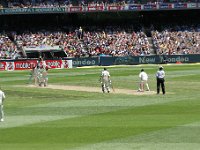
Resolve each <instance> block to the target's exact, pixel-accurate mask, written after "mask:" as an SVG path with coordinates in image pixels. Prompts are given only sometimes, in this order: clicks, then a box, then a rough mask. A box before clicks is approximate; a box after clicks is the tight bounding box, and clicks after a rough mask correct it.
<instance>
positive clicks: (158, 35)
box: [0, 27, 200, 59]
mask: <svg viewBox="0 0 200 150" xmlns="http://www.w3.org/2000/svg"><path fill="white" fill-rule="evenodd" d="M91 28H92V27H91ZM130 29H131V28H130ZM180 29H181V27H180ZM187 29H188V30H178V31H173V30H172V29H170V28H169V29H165V30H163V31H160V32H159V31H156V30H152V32H151V37H152V41H153V42H152V43H153V46H154V48H155V51H156V54H158V55H178V54H181V55H182V54H200V32H199V31H200V30H199V28H191V29H189V28H187ZM13 36H14V42H13V41H11V40H10V39H9V37H8V36H7V35H6V34H0V58H4V59H12V58H15V57H16V54H17V52H18V51H17V46H18V47H42V46H60V47H62V48H63V49H64V50H65V51H66V53H67V55H68V57H91V56H102V55H103V56H105V55H106V56H108V55H109V56H129V55H131V56H143V55H151V54H153V53H152V51H151V50H150V43H149V40H148V37H147V35H146V34H145V33H144V32H142V31H139V32H135V31H133V30H128V31H125V30H124V29H122V28H119V27H107V28H105V29H104V30H97V29H96V30H93V31H85V30H84V28H83V34H82V35H80V33H79V30H78V29H77V30H74V31H73V32H68V33H67V32H63V31H56V30H55V31H53V32H52V31H40V32H35V33H34V32H24V33H22V34H18V33H14V32H13ZM14 43H16V44H17V46H16V44H14Z"/></svg>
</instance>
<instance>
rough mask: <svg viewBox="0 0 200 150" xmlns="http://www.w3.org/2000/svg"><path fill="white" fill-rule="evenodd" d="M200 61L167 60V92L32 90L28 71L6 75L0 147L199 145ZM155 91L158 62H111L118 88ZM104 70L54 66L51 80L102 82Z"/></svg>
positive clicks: (155, 149)
mask: <svg viewBox="0 0 200 150" xmlns="http://www.w3.org/2000/svg"><path fill="white" fill-rule="evenodd" d="M199 67H200V65H192V64H191V65H190V64H186V65H166V66H164V68H165V72H166V95H165V96H163V95H156V94H155V95H143V96H142V95H126V94H102V93H95V92H94V93H91V92H79V91H66V90H53V89H48V88H25V87H17V85H27V80H28V77H29V76H28V75H29V71H15V72H1V73H0V85H1V87H2V89H3V90H4V91H5V94H6V101H5V103H4V108H5V121H4V122H0V150H135V149H136V150H169V149H170V150H171V149H172V150H179V149H180V150H192V149H194V150H196V149H199V146H200V144H199V143H200V128H199V127H200V100H199V99H200V93H199V89H200V79H199V77H200V70H199V69H198V68H199ZM141 68H144V69H145V71H146V72H147V73H148V74H149V78H150V79H149V85H150V88H151V90H153V91H155V90H156V80H155V73H156V71H157V68H158V67H157V65H144V66H117V67H109V68H108V70H109V71H110V73H111V76H112V83H113V85H114V86H115V88H122V89H134V90H137V88H138V87H137V86H138V83H137V81H138V80H139V79H138V74H139V72H140V70H141ZM101 70H102V67H96V68H73V69H64V70H50V71H49V84H56V85H58V84H61V85H82V86H89V87H98V86H100V85H99V82H98V79H99V76H100V72H101Z"/></svg>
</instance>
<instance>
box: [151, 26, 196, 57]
mask: <svg viewBox="0 0 200 150" xmlns="http://www.w3.org/2000/svg"><path fill="white" fill-rule="evenodd" d="M186 29H187V30H179V31H170V29H168V30H164V31H162V32H158V31H152V38H153V44H154V46H155V49H156V53H157V54H159V55H179V54H200V28H196V31H195V28H188V27H186Z"/></svg>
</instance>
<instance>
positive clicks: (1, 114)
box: [0, 90, 6, 122]
mask: <svg viewBox="0 0 200 150" xmlns="http://www.w3.org/2000/svg"><path fill="white" fill-rule="evenodd" d="M5 98H6V97H5V94H4V92H3V91H2V90H0V122H2V121H4V112H3V101H4V99H5Z"/></svg>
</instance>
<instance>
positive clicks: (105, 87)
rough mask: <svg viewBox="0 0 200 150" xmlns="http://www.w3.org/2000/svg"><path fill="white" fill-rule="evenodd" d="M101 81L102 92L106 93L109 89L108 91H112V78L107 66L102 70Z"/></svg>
mask: <svg viewBox="0 0 200 150" xmlns="http://www.w3.org/2000/svg"><path fill="white" fill-rule="evenodd" d="M100 82H101V87H102V92H103V93H105V92H106V91H107V92H108V93H110V85H111V79H110V73H109V72H108V70H107V69H106V68H104V70H103V71H102V72H101V76H100Z"/></svg>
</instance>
